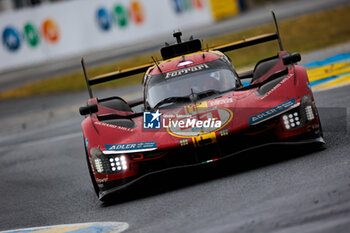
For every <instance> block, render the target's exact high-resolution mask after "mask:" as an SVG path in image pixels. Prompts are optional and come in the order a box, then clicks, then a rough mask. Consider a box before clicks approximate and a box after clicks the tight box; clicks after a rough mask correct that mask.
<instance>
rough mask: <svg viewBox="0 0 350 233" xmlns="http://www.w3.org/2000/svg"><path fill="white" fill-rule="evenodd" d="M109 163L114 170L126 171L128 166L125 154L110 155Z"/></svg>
mask: <svg viewBox="0 0 350 233" xmlns="http://www.w3.org/2000/svg"><path fill="white" fill-rule="evenodd" d="M109 164H110V167H111V170H112V172H115V171H125V170H126V169H127V168H128V166H127V163H126V158H125V156H124V155H122V156H113V157H110V158H109Z"/></svg>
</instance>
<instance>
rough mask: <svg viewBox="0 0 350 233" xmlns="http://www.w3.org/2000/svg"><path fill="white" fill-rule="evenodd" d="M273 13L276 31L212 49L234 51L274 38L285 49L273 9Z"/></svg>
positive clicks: (281, 48)
mask: <svg viewBox="0 0 350 233" xmlns="http://www.w3.org/2000/svg"><path fill="white" fill-rule="evenodd" d="M271 14H272V19H273V23H274V25H275V29H276V32H275V33H269V34H263V35H260V36H256V37H250V38H248V39H243V40H239V41H235V42H232V43H228V44H224V45H220V46H216V47H214V48H212V49H213V50H218V51H220V52H223V53H224V52H228V51H232V50H236V49H241V48H245V47H248V46H252V45H256V44H261V43H265V42H268V41H272V40H277V41H278V45H279V47H280V50H281V51H283V46H282V41H281V37H280V33H279V30H278V24H277V20H276V16H275V13H274V12H273V11H271Z"/></svg>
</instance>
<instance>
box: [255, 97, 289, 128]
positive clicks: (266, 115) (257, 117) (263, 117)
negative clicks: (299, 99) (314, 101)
mask: <svg viewBox="0 0 350 233" xmlns="http://www.w3.org/2000/svg"><path fill="white" fill-rule="evenodd" d="M294 104H295V98H293V99H291V100H288V101H287V102H285V103H283V104H280V105H278V106H275V107H273V108H270V109H268V110H266V111H264V112H261V113H259V114H257V115H255V116H252V117H250V118H249V125H254V124H257V123H258V122H261V121H263V120H267V119H268V118H270V117H272V116H274V115H276V114H278V113H281V112H282V111H284V110H286V109H288V108H290V107H292V106H293V105H294Z"/></svg>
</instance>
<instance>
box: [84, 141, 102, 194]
mask: <svg viewBox="0 0 350 233" xmlns="http://www.w3.org/2000/svg"><path fill="white" fill-rule="evenodd" d="M84 150H85V155H86V162H87V166H88V169H89V175H90V178H91V182H92V186H93V187H94V190H95V193H96V195H97V197H98V196H99V194H100V189H99V187H98V185H97V183H96V180H95V176H94V173H93V172H92V168H91V164H90V160H89V154H88V152H87V150H86V144H85V140H84Z"/></svg>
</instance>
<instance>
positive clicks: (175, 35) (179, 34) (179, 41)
mask: <svg viewBox="0 0 350 233" xmlns="http://www.w3.org/2000/svg"><path fill="white" fill-rule="evenodd" d="M181 36H182V32H181V31H180V30H178V31H177V32H174V33H173V37H175V38H176V42H177V43H178V44H181Z"/></svg>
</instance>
